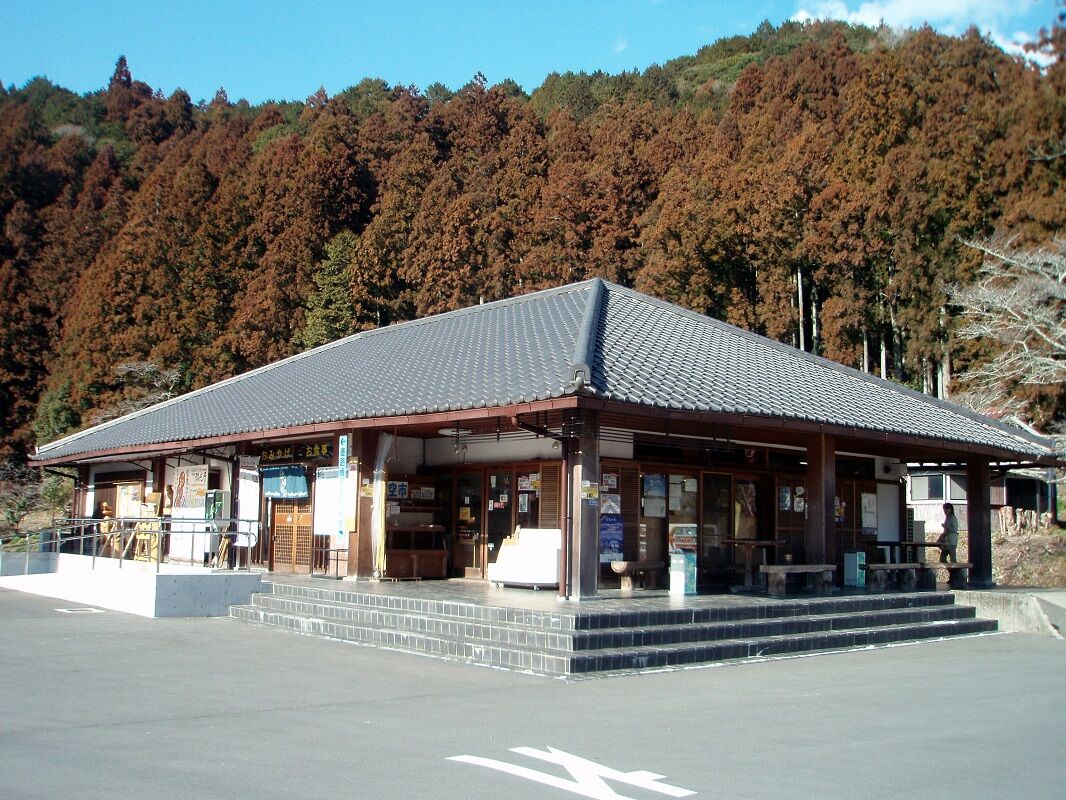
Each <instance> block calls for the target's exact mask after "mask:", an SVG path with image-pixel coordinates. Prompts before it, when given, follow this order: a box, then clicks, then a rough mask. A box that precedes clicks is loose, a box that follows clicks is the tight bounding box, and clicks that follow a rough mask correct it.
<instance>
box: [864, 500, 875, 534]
mask: <svg viewBox="0 0 1066 800" xmlns="http://www.w3.org/2000/svg"><path fill="white" fill-rule="evenodd" d="M862 532H863V533H865V534H867V535H869V536H873V535H874V534H876V533H877V495H876V494H872V493H867V492H863V493H862Z"/></svg>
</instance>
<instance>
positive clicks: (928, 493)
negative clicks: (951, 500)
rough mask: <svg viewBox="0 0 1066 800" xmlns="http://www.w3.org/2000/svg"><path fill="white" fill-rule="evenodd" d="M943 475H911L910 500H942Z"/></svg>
mask: <svg viewBox="0 0 1066 800" xmlns="http://www.w3.org/2000/svg"><path fill="white" fill-rule="evenodd" d="M943 499H944V476H943V475H912V476H911V500H943Z"/></svg>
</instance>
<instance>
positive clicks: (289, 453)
mask: <svg viewBox="0 0 1066 800" xmlns="http://www.w3.org/2000/svg"><path fill="white" fill-rule="evenodd" d="M332 456H333V442H331V441H324V442H299V443H295V444H279V445H277V446H275V447H267V448H264V450H263V452H262V453H261V454H260V456H259V460H260V462H261V463H263V464H277V463H280V462H283V461H312V460H314V459H317V458H332Z"/></svg>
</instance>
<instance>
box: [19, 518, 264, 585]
mask: <svg viewBox="0 0 1066 800" xmlns="http://www.w3.org/2000/svg"><path fill="white" fill-rule="evenodd" d="M260 530H261V523H260V522H259V521H258V520H248V519H239V518H227V519H209V520H203V519H174V518H172V517H107V518H104V519H99V518H90V517H68V518H62V519H56V520H53V522H52V525H51V527H48V528H42V529H39V530H36V531H29V532H26V533H21V534H11V535H9V536H7V537H6V538H0V546H3V545H10V544H11V543H12V542H17V541H18V540H19V539H24V543H23V544H24V547H19V548H18V549H17V550H16V552H19V551H22V550H23V549H24V550H25V553H26V569H27V570H28V569H29V554H30V553H32V552H40V553H57V554H58V553H79V554H81V555H88V556H92V565H93V567H94V568H95V566H96V559H97V558H110V559H118V561H119V568H121V567H122V563H123V562H124V561H140V562H147V563H155V568H156V572H159V570H160V567H161V565H162V564H164V563H189V564H200V563H201V562H202V566H205V567H207V566H211V565H212V562H213V563H214V566H215V567H216V568H222V567H223V566H225V567H227V568H229V569H242V568H243V569H245V570H247V571H251V568H252V548H254V547H255V545H256V543H257V542H258V541H259V536H260ZM183 537H187V538H188V540H189V558H188V561H187V562H185V561H184V559H183V558H182V556H183V555H184V543H183V542H181V541H180V540H181V539H182V538H183ZM5 549H7V547H5ZM240 550H243V551H244V555H245V557H244V559H241V558H240V552H239V551H240ZM223 560H225V562H226V563H225V564H223V563H222V562H223ZM241 560H243V561H244V562H245V563H244V566H243V567H241V565H240V561H241Z"/></svg>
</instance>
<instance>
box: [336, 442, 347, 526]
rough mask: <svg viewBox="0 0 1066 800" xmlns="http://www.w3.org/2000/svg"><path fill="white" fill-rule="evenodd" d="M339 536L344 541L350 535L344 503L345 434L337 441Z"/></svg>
mask: <svg viewBox="0 0 1066 800" xmlns="http://www.w3.org/2000/svg"><path fill="white" fill-rule="evenodd" d="M337 477H338V478H339V479H340V480H339V481H337V483H338V486H337V536H338V537H339V538H341V539H343V538H344V537H345V536H347V535H348V529H347V526H345V524H344V516H345V514H344V511H345V509H344V503H345V500H346V497H345V495H346V494H347V493H346V492H345V491H344V490H345V488H346V486H347V484H348V434H344V435H343V436H341V437H340V438H339V439H338V440H337Z"/></svg>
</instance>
